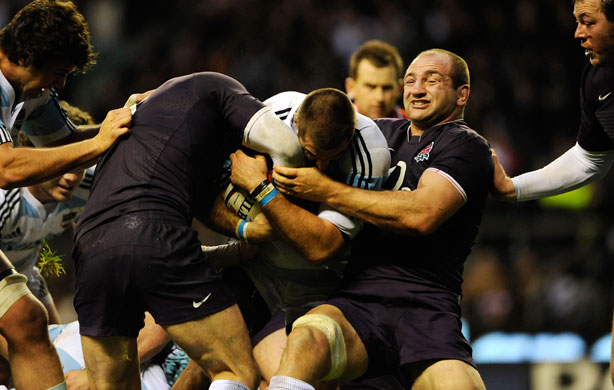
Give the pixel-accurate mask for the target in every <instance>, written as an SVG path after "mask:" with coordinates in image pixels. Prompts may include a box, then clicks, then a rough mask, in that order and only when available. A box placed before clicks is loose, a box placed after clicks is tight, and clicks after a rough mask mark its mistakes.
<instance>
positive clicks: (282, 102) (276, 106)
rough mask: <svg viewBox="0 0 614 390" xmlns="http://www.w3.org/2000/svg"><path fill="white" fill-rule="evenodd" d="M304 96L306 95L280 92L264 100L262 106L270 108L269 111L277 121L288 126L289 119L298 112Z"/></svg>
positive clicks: (294, 92)
mask: <svg viewBox="0 0 614 390" xmlns="http://www.w3.org/2000/svg"><path fill="white" fill-rule="evenodd" d="M305 96H307V95H305V94H304V93H300V92H296V91H286V92H280V93H278V94H277V95H273V96H271V97H270V98H268V99H267V100H265V101H264V104H265V105H267V106H268V107H271V110H272V111H273V112H274V113H275V115H277V116H278V117H279V119H281V120H282V121H286V123H287V124H290V123H291V118H292V117H293V116H294V114H295V113H296V112H297V111H298V108H299V107H300V106H301V103H303V100H305Z"/></svg>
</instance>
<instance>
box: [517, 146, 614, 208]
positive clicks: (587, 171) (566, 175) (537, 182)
mask: <svg viewBox="0 0 614 390" xmlns="http://www.w3.org/2000/svg"><path fill="white" fill-rule="evenodd" d="M612 162H614V151H608V152H589V151H587V150H585V149H583V148H582V147H581V146H580V145H578V144H577V143H576V144H575V145H574V146H573V147H572V148H571V149H569V150H568V151H567V152H565V153H564V154H563V155H562V156H560V157H559V158H557V159H556V160H554V161H553V162H551V163H550V164H548V165H546V166H545V167H543V168H541V169H538V170H535V171H532V172H527V173H524V174H522V175H519V176H516V177H514V178H513V179H512V182H513V183H514V188H515V189H516V200H517V201H524V200H533V199H539V198H543V197H546V196H552V195H558V194H561V193H563V192H567V191H571V190H574V189H576V188H580V187H582V186H584V185H585V184H588V183H590V182H592V181H595V180H597V179H600V178H602V177H603V176H605V175H606V174H607V173H608V171H609V170H610V167H611V166H612Z"/></svg>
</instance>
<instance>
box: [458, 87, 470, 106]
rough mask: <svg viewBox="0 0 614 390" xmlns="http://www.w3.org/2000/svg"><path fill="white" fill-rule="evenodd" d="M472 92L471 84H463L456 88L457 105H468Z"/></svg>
mask: <svg viewBox="0 0 614 390" xmlns="http://www.w3.org/2000/svg"><path fill="white" fill-rule="evenodd" d="M470 92H471V89H470V88H469V84H463V85H461V86H460V87H458V88H456V105H457V106H460V107H463V106H465V105H467V101H468V100H469V94H470Z"/></svg>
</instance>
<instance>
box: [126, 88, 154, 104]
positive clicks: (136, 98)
mask: <svg viewBox="0 0 614 390" xmlns="http://www.w3.org/2000/svg"><path fill="white" fill-rule="evenodd" d="M154 91H155V89H150V90H149V91H147V92H143V93H133V94H132V95H130V96H129V97H128V100H126V103H124V107H132V106H134V105H135V104H137V103H139V102H141V101H143V100H144V99H145V98H146V97H147V96H149V95H151V94H152V93H153V92H154Z"/></svg>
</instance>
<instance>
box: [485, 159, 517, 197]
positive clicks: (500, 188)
mask: <svg viewBox="0 0 614 390" xmlns="http://www.w3.org/2000/svg"><path fill="white" fill-rule="evenodd" d="M490 152H491V153H492V159H493V163H494V165H495V172H494V177H493V186H492V189H491V190H490V194H491V195H492V196H493V197H494V198H495V199H499V200H507V201H515V200H516V189H515V188H514V182H512V179H511V178H510V177H509V176H508V175H507V174H506V173H505V169H503V165H501V163H500V162H499V158H498V157H497V153H495V150H494V149H490Z"/></svg>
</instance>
